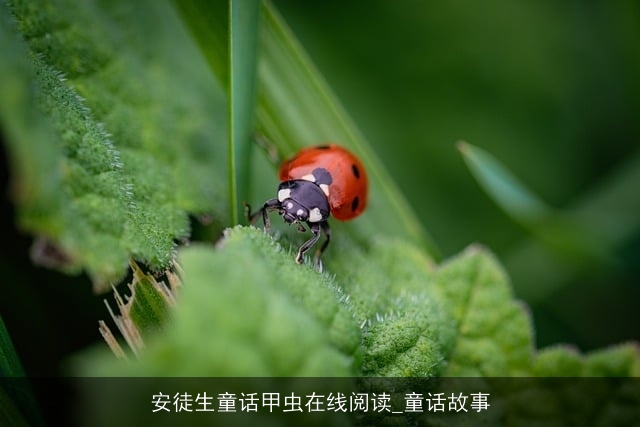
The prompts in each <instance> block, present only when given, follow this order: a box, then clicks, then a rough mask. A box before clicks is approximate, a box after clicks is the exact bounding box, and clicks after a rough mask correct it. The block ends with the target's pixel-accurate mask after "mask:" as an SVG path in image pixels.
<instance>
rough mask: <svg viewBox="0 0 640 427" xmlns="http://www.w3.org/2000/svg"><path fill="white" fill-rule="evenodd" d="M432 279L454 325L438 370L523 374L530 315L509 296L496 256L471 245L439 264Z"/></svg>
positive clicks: (528, 355) (528, 361)
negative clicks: (451, 345)
mask: <svg viewBox="0 0 640 427" xmlns="http://www.w3.org/2000/svg"><path fill="white" fill-rule="evenodd" d="M434 280H435V282H436V284H437V285H436V286H437V287H438V291H439V293H440V294H441V295H442V297H443V298H444V299H445V301H446V303H445V306H446V307H448V309H449V310H451V313H452V315H453V317H454V319H455V325H456V326H455V328H456V333H455V346H454V348H453V352H452V354H451V355H450V357H449V359H448V365H449V366H448V367H447V370H446V371H445V372H444V375H446V376H489V377H490V376H510V375H526V374H527V373H528V372H529V370H530V366H531V362H532V356H533V337H532V335H533V329H532V325H531V319H530V318H529V316H528V315H527V313H526V312H525V310H524V309H523V306H522V304H520V303H518V302H517V301H515V300H514V297H513V291H512V289H511V287H510V286H509V281H508V278H507V276H506V274H505V272H504V270H503V269H502V267H501V266H500V264H499V263H498V262H497V260H496V259H495V258H494V257H493V256H492V255H490V254H488V253H487V252H486V251H485V250H483V249H481V248H479V247H471V248H469V249H467V250H466V251H465V252H463V253H462V254H461V255H459V256H458V257H456V258H454V259H453V260H450V261H448V262H447V263H446V264H444V265H442V266H441V267H440V268H439V269H438V271H437V273H436V275H435V279H434Z"/></svg>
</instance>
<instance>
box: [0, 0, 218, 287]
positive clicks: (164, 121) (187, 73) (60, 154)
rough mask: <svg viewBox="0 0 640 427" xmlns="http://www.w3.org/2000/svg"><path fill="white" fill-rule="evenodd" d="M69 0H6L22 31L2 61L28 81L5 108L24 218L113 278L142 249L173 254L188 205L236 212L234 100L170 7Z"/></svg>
mask: <svg viewBox="0 0 640 427" xmlns="http://www.w3.org/2000/svg"><path fill="white" fill-rule="evenodd" d="M71 3H73V2H68V1H62V2H58V3H55V4H52V3H49V2H44V1H42V2H40V1H36V2H24V1H20V0H16V1H10V2H9V3H8V4H9V6H8V7H9V11H10V12H9V11H7V10H6V9H5V8H6V7H7V6H4V5H3V6H2V7H3V16H9V14H11V15H13V17H14V18H15V20H14V21H13V24H14V28H12V29H11V30H12V31H16V32H17V33H19V34H20V36H21V37H22V38H23V40H24V43H20V42H18V41H17V40H10V42H9V46H8V48H9V49H8V51H9V52H12V53H11V54H10V55H9V57H10V58H14V59H15V60H13V61H9V62H7V63H5V62H4V61H3V65H2V66H1V67H0V68H2V69H3V71H2V73H3V74H16V75H17V76H19V77H14V78H13V79H12V81H14V82H16V83H17V84H18V85H17V87H18V88H21V89H20V90H19V92H18V91H16V90H13V91H12V93H13V94H14V96H12V97H9V98H6V99H5V98H4V97H3V102H2V104H3V106H2V109H1V110H0V112H1V113H2V120H3V123H8V124H9V126H8V127H9V129H10V131H9V138H7V142H8V147H9V152H10V153H11V156H12V158H13V159H15V162H16V164H17V167H16V169H15V171H14V180H15V182H16V183H17V184H16V188H17V189H18V194H16V196H15V198H16V200H17V201H18V202H19V203H20V206H19V208H20V222H21V224H22V225H23V227H24V228H25V229H27V230H29V231H30V232H32V233H34V234H38V235H43V236H45V237H46V238H47V239H48V240H49V241H51V242H52V243H53V244H54V245H55V246H57V247H58V249H59V251H60V252H61V253H62V254H63V256H62V257H61V258H62V259H64V261H65V262H64V263H61V264H60V265H59V267H61V268H64V269H65V270H66V271H70V272H72V271H79V270H80V269H84V270H86V271H87V272H88V273H89V274H90V275H91V276H92V278H93V279H94V282H95V284H96V286H97V288H98V289H100V290H105V289H106V286H105V285H106V284H107V283H109V282H113V281H116V280H118V279H120V278H121V277H122V276H123V274H124V272H125V271H126V267H127V262H128V259H129V257H130V256H132V257H134V258H135V259H137V260H140V261H142V262H145V263H147V264H148V265H150V266H152V267H153V268H163V267H166V266H168V265H169V263H170V262H171V260H172V258H173V254H174V249H175V243H174V240H176V239H182V238H186V237H188V235H189V222H188V216H187V215H188V213H192V214H205V213H209V214H213V215H214V217H215V218H216V221H217V222H218V224H219V223H225V222H226V220H225V218H226V211H227V209H226V207H227V205H226V203H225V201H226V199H227V198H226V193H225V188H224V182H225V176H226V166H225V163H224V159H225V157H224V152H225V150H224V143H223V141H224V140H225V119H224V117H225V116H226V114H225V111H226V109H225V105H224V95H223V92H222V91H221V89H220V88H219V87H217V86H216V85H215V84H214V82H212V80H211V79H210V75H209V72H208V69H207V67H206V65H205V63H204V62H203V61H202V60H201V58H200V56H199V53H198V52H197V51H196V50H194V49H193V48H192V45H191V44H190V42H189V38H188V36H187V34H185V33H184V32H183V30H182V28H181V26H180V23H179V22H178V21H177V20H176V19H175V16H174V15H173V14H172V13H171V10H170V9H168V8H167V5H165V4H162V3H157V2H151V1H147V2H137V3H135V5H132V4H128V3H126V2H120V3H115V4H114V3H110V4H109V7H106V4H101V3H93V2H83V3H82V4H81V5H78V4H76V3H73V4H71ZM2 21H3V25H7V23H8V22H10V21H8V19H3V20H2ZM85 23H86V25H84V24H85ZM125 29H126V30H125ZM143 35H144V37H142V36H143ZM149 37H151V38H153V39H154V40H155V43H153V45H149V44H148V43H146V40H149ZM26 51H28V55H27V52H26ZM29 56H30V59H29ZM16 92H17V93H16ZM34 106H37V107H38V111H39V113H37V114H38V115H40V116H41V117H40V118H41V119H42V120H39V121H35V120H34V121H33V123H37V124H36V126H34V129H33V130H32V128H31V120H28V119H27V118H31V117H30V116H33V115H34V114H35V113H33V107H34ZM216 120H217V123H216ZM32 136H35V138H31V137H32ZM212 141H213V142H212ZM215 141H218V143H215ZM27 148H28V149H27ZM40 156H42V157H43V158H42V159H40V158H39V157H40ZM45 157H46V158H45ZM32 165H42V166H43V167H44V169H43V171H36V170H35V168H34V167H33V166H32ZM44 171H46V173H44ZM22 191H24V192H25V194H23V193H21V192H22ZM28 191H31V193H29V192H28ZM45 198H46V200H45Z"/></svg>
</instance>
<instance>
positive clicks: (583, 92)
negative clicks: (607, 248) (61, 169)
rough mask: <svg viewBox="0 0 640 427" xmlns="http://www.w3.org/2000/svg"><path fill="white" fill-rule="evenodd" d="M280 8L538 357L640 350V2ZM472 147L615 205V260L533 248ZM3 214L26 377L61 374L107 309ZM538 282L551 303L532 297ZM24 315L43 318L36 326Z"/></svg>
mask: <svg viewBox="0 0 640 427" xmlns="http://www.w3.org/2000/svg"><path fill="white" fill-rule="evenodd" d="M274 4H275V5H276V7H277V8H278V9H279V10H280V12H281V13H282V14H283V16H284V18H285V20H286V22H287V23H288V24H289V25H290V26H291V27H292V29H293V31H294V33H295V34H296V35H297V37H298V38H299V40H300V41H301V43H302V45H303V46H304V47H305V49H306V50H307V52H308V53H309V55H310V56H311V58H312V59H313V61H314V62H315V63H316V65H317V66H318V68H319V69H320V71H321V72H322V74H323V75H324V77H325V78H326V79H327V80H328V82H329V84H330V86H331V87H332V88H333V89H334V90H335V92H336V93H337V95H338V98H339V99H340V100H341V101H342V103H343V104H344V106H345V107H346V109H347V111H348V112H349V113H350V114H351V115H352V117H353V118H354V120H355V122H356V123H357V125H358V127H359V128H360V130H361V131H362V132H363V133H364V135H365V136H366V138H367V139H368V140H369V142H370V143H371V144H372V145H373V147H374V148H375V151H376V152H377V153H378V155H379V157H380V158H381V159H383V161H384V163H385V166H386V167H387V168H388V170H389V171H390V172H391V173H392V175H393V176H394V178H395V180H396V181H397V183H398V184H399V185H400V187H401V189H402V191H403V192H404V194H405V195H406V196H407V198H408V199H409V201H410V203H411V204H412V206H413V208H414V209H415V210H416V212H417V213H418V215H419V217H420V218H421V219H422V220H423V223H424V226H425V228H426V229H427V230H428V231H429V232H430V233H431V234H432V235H433V236H434V238H435V240H436V242H437V244H438V245H439V247H440V249H441V251H442V253H443V255H444V257H448V256H451V255H453V254H456V253H457V252H459V251H460V250H462V249H463V248H464V247H466V246H467V245H469V244H470V243H474V242H478V243H482V244H484V245H486V246H487V247H489V248H490V249H491V250H493V251H494V252H495V253H496V254H497V255H498V257H499V258H500V260H501V261H502V262H503V263H504V264H505V266H506V267H507V269H508V270H509V273H510V275H511V277H512V279H513V282H514V287H515V290H516V293H517V295H518V296H520V297H522V298H524V299H525V300H527V302H529V303H530V307H531V309H532V312H533V316H534V322H535V326H536V338H537V346H538V347H542V346H546V345H550V344H554V343H560V342H567V343H572V344H576V345H577V346H578V347H579V348H580V349H581V350H589V349H592V348H596V347H601V346H604V345H609V344H614V343H618V342H621V341H627V340H631V339H638V338H640V318H639V316H638V308H639V306H640V280H639V279H638V277H640V227H639V225H640V209H638V206H639V202H638V199H639V198H640V120H638V117H640V78H639V76H640V6H639V5H638V3H637V2H633V1H630V0H627V1H618V2H607V1H604V0H601V1H589V2H580V1H572V2H554V1H550V0H546V1H532V0H529V1H523V2H518V3H517V4H515V3H513V2H509V1H507V0H491V1H487V2H482V3H479V2H474V1H471V0H459V1H451V2H438V3H435V2H434V3H432V2H423V1H418V0H404V1H402V2H390V1H384V0H374V1H367V2H364V1H355V2H340V1H336V0H325V1H323V2H299V1H294V0H276V1H274ZM0 131H1V130H0ZM0 134H1V132H0ZM459 140H466V141H468V142H470V143H472V144H474V145H476V146H479V147H483V148H484V149H486V150H488V151H489V152H491V153H493V154H494V155H495V156H496V157H497V158H498V159H499V160H500V161H502V162H503V164H505V165H506V166H508V167H509V168H510V169H511V170H512V171H513V172H514V173H515V174H516V175H517V176H518V177H520V178H521V179H522V181H523V182H524V183H526V184H527V185H528V186H529V187H530V188H531V189H532V190H533V191H534V192H535V193H536V194H538V195H539V196H540V197H541V198H542V199H544V200H546V201H547V202H548V203H549V204H551V205H552V206H555V207H557V208H558V209H561V210H567V211H572V210H574V209H579V207H580V206H582V204H583V203H587V204H588V203H589V201H590V200H593V199H594V198H597V197H601V195H603V194H604V195H605V196H606V197H605V202H603V203H604V204H605V206H610V209H608V210H607V209H605V211H607V212H608V213H609V215H608V216H603V217H602V221H603V224H605V223H607V222H608V221H611V222H616V220H617V218H621V217H624V218H630V219H629V220H628V221H627V224H632V226H628V227H626V229H625V232H624V233H623V235H622V236H621V237H619V238H617V239H616V244H615V245H613V246H612V249H611V253H610V255H611V258H612V259H613V260H614V262H609V263H602V264H597V263H596V264H594V263H592V262H590V260H586V259H580V258H579V257H578V258H577V259H576V258H575V257H571V256H570V254H564V253H562V251H555V252H553V251H548V250H545V249H539V248H538V249H535V248H537V247H536V246H535V239H534V238H533V237H532V236H531V235H530V234H529V232H528V231H527V230H526V229H525V228H523V227H521V226H520V225H518V224H516V223H515V222H514V221H513V220H512V219H511V218H509V216H507V215H506V214H505V213H504V212H503V211H502V210H500V208H499V207H497V206H496V205H495V204H494V203H493V202H492V201H491V199H490V198H489V197H488V196H487V195H486V194H485V193H484V192H483V191H482V189H481V188H480V187H479V185H478V184H477V183H476V181H475V180H474V179H473V177H472V175H471V173H470V172H469V170H468V169H467V167H466V166H465V163H464V162H463V160H462V158H461V156H460V154H459V153H458V152H457V150H456V149H455V143H456V142H457V141H459ZM2 149H3V150H4V146H2ZM2 154H3V155H2V158H3V168H2V183H3V188H6V183H7V181H8V171H7V165H6V153H4V152H3V153H2ZM629 189H631V191H629ZM635 189H638V191H634V190H635ZM5 194H6V191H5ZM599 195H600V196H599ZM2 211H3V215H2V220H1V221H2V224H1V227H2V228H1V229H2V236H3V243H2V250H3V255H2V259H1V260H0V270H1V272H2V277H3V279H2V288H3V291H2V297H1V299H0V309H1V310H0V311H1V312H2V313H3V316H4V321H5V322H6V324H7V328H8V329H9V331H10V332H12V335H13V337H14V341H15V344H16V347H17V350H18V354H19V355H20V356H21V358H22V359H23V362H24V364H25V368H26V370H27V373H29V374H31V375H47V374H51V373H55V372H57V371H58V368H59V363H60V361H61V360H64V359H65V358H66V357H67V356H68V355H70V354H72V353H73V352H75V351H77V350H79V349H81V348H83V347H85V346H87V345H89V344H91V343H95V342H98V341H99V340H100V337H99V334H98V331H97V321H98V320H99V319H104V318H105V317H107V313H106V310H105V308H104V305H103V303H102V297H100V298H96V297H95V296H93V295H92V294H91V289H90V286H89V280H88V278H86V277H80V278H69V277H67V276H64V275H62V274H59V273H56V272H53V271H50V270H47V269H44V268H41V267H34V266H33V265H32V264H31V262H30V260H29V255H28V254H29V248H30V244H31V240H32V239H31V237H30V236H27V235H24V234H21V233H20V232H19V231H17V230H16V229H15V224H14V222H13V215H14V208H13V206H12V204H11V202H10V201H9V200H7V199H3V208H2ZM389 220H390V221H391V220H393V219H392V218H390V219H389ZM605 229H606V227H605ZM532 247H533V248H534V249H531V248H532ZM567 272H568V273H567ZM15 284H20V286H17V285H15ZM22 284H27V286H22ZM542 285H544V287H545V288H549V289H551V290H550V291H549V292H545V293H544V294H536V292H535V288H536V287H538V286H542ZM112 305H113V304H112ZM24 310H28V311H29V312H30V313H34V314H33V316H32V317H31V318H30V322H29V324H24V323H23V320H22V319H23V317H22V316H20V313H21V312H22V311H24ZM16 331H19V333H13V332H16ZM42 348H46V349H47V351H46V352H43V351H42V350H41V349H42Z"/></svg>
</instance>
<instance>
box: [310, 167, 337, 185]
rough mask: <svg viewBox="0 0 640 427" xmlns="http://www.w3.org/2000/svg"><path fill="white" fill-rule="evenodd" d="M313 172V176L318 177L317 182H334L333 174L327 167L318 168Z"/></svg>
mask: <svg viewBox="0 0 640 427" xmlns="http://www.w3.org/2000/svg"><path fill="white" fill-rule="evenodd" d="M311 173H312V174H313V177H314V178H315V179H316V181H315V182H316V184H318V185H321V184H326V185H330V184H331V183H332V182H333V177H332V176H331V174H330V173H329V171H328V170H326V169H325V168H316V169H314V170H313V172H311Z"/></svg>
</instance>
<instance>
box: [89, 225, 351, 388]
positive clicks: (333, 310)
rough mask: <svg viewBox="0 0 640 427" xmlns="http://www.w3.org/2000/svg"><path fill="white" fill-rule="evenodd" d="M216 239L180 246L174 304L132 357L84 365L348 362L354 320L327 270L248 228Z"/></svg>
mask: <svg viewBox="0 0 640 427" xmlns="http://www.w3.org/2000/svg"><path fill="white" fill-rule="evenodd" d="M220 246H221V247H220V249H218V250H214V249H213V248H211V247H207V246H205V245H193V246H190V247H188V248H184V249H182V250H181V251H180V254H179V257H178V258H179V263H180V266H181V269H182V270H183V271H184V273H183V274H182V282H183V286H182V287H181V291H180V294H179V298H178V307H177V309H176V310H175V312H174V313H173V315H172V318H171V322H170V323H168V324H167V325H166V328H165V330H164V333H163V335H162V336H161V337H159V336H156V337H153V338H155V339H152V340H151V341H150V342H149V343H145V345H146V349H145V351H144V353H143V355H142V357H141V358H140V360H139V361H138V362H137V363H135V364H125V365H123V364H119V363H117V362H116V363H114V361H115V359H113V358H112V357H107V356H108V355H103V356H104V358H103V360H102V362H101V363H98V364H95V363H94V364H93V365H91V367H90V368H86V369H85V370H84V371H83V372H84V375H95V374H96V373H98V374H99V375H111V376H120V375H125V376H126V375H148V376H166V375H171V376H174V375H175V376H343V375H349V374H350V373H352V372H356V371H357V365H358V363H359V358H358V355H357V352H358V350H359V344H360V330H359V328H358V324H357V323H356V321H355V320H354V318H353V315H352V313H351V311H350V308H349V304H348V303H347V302H346V298H345V296H344V295H343V294H342V292H341V291H340V289H339V288H338V287H337V286H336V284H335V282H334V281H333V280H332V279H331V278H329V277H328V276H324V275H323V276H319V275H318V274H317V273H316V272H315V271H313V270H312V269H311V268H309V267H305V266H303V267H300V266H298V265H296V264H295V263H294V262H292V260H291V254H289V253H285V252H284V251H283V250H282V249H280V247H279V246H278V245H276V244H275V243H274V242H273V240H272V239H271V238H270V237H269V236H268V235H266V234H265V233H263V232H262V231H260V230H257V229H255V228H234V229H231V230H229V231H228V232H227V233H226V236H225V238H224V240H223V241H222V243H221V244H220ZM239 266H243V267H242V268H238V267H239ZM292 343H295V345H293V344H292ZM112 359H113V360H112Z"/></svg>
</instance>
